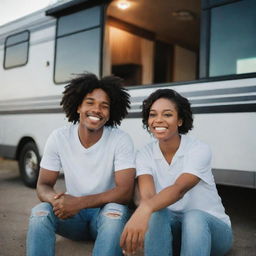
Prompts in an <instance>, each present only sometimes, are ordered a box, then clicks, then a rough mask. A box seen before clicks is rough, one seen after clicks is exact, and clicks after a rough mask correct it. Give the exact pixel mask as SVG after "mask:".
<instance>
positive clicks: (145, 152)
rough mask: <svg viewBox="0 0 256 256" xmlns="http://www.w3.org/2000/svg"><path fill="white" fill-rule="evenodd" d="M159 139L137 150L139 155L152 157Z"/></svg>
mask: <svg viewBox="0 0 256 256" xmlns="http://www.w3.org/2000/svg"><path fill="white" fill-rule="evenodd" d="M156 144H157V141H151V142H149V143H147V144H145V145H144V146H142V147H141V148H139V149H138V150H137V156H148V157H152V156H153V154H154V151H155V147H156Z"/></svg>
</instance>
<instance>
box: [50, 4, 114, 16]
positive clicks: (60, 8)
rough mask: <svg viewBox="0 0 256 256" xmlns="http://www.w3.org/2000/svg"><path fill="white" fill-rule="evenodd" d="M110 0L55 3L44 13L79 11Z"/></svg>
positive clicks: (56, 14) (54, 14)
mask: <svg viewBox="0 0 256 256" xmlns="http://www.w3.org/2000/svg"><path fill="white" fill-rule="evenodd" d="M110 1H111V0H73V1H69V2H66V3H64V4H59V5H57V6H56V5H55V6H53V7H52V8H49V9H48V10H46V12H45V14H46V15H47V16H56V17H58V16H62V15H66V14H69V13H72V12H75V11H79V10H82V9H85V8H89V7H92V6H95V5H100V4H103V3H108V2H110Z"/></svg>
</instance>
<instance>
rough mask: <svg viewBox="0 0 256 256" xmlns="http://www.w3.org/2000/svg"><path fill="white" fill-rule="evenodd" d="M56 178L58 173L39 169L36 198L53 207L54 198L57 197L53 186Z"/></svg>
mask: <svg viewBox="0 0 256 256" xmlns="http://www.w3.org/2000/svg"><path fill="white" fill-rule="evenodd" d="M58 176H59V172H56V171H50V170H47V169H44V168H40V172H39V177H38V181H37V189H36V190H37V196H38V198H39V199H40V200H41V201H42V202H48V203H51V204H52V205H53V201H54V197H55V196H56V195H57V192H56V191H55V190H54V185H55V183H56V181H57V179H58Z"/></svg>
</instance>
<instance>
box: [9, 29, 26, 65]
mask: <svg viewBox="0 0 256 256" xmlns="http://www.w3.org/2000/svg"><path fill="white" fill-rule="evenodd" d="M28 48H29V32H28V31H24V32H21V33H18V34H15V35H11V36H9V37H7V39H6V41H5V57H4V68H5V69H9V68H14V67H19V66H23V65H25V64H26V63H27V61H28Z"/></svg>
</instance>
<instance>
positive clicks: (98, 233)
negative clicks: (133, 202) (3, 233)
mask: <svg viewBox="0 0 256 256" xmlns="http://www.w3.org/2000/svg"><path fill="white" fill-rule="evenodd" d="M129 217H130V212H129V209H128V208H127V206H124V205H120V204H116V203H109V204H106V205H105V206H104V207H102V208H90V209H83V210H81V211H80V212H79V213H78V214H76V215H75V216H73V217H71V218H68V219H65V220H61V219H59V218H58V217H56V216H55V215H54V213H53V209H52V205H51V204H49V203H40V204H38V205H37V206H35V207H34V208H33V209H32V214H31V217H30V220H29V229H28V234H27V255H28V256H48V255H49V256H54V255H55V240H56V236H55V234H59V235H61V236H64V237H66V238H69V239H72V240H85V241H86V240H89V239H93V240H95V244H94V248H93V256H102V255H104V256H113V255H116V256H118V255H122V249H121V248H120V246H119V241H120V236H121V234H122V231H123V228H124V225H125V223H126V222H127V220H128V218H129Z"/></svg>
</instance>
